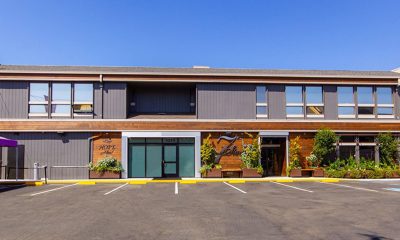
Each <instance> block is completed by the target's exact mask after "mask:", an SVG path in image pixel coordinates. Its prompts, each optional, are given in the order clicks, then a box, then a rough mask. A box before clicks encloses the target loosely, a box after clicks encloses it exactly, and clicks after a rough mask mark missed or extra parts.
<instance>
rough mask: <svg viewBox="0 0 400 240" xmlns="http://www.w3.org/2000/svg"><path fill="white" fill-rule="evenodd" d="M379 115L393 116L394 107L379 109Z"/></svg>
mask: <svg viewBox="0 0 400 240" xmlns="http://www.w3.org/2000/svg"><path fill="white" fill-rule="evenodd" d="M378 115H393V108H392V107H378Z"/></svg>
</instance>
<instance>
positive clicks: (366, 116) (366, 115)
mask: <svg viewBox="0 0 400 240" xmlns="http://www.w3.org/2000/svg"><path fill="white" fill-rule="evenodd" d="M358 118H375V115H374V114H358Z"/></svg>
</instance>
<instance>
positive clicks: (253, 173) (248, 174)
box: [242, 168, 262, 178]
mask: <svg viewBox="0 0 400 240" xmlns="http://www.w3.org/2000/svg"><path fill="white" fill-rule="evenodd" d="M242 177H244V178H260V177H262V174H259V173H258V172H257V169H256V168H244V169H242Z"/></svg>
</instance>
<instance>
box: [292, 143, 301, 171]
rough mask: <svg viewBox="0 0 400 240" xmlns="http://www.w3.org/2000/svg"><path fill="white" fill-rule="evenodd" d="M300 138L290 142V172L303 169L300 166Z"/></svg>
mask: <svg viewBox="0 0 400 240" xmlns="http://www.w3.org/2000/svg"><path fill="white" fill-rule="evenodd" d="M301 148H302V147H301V145H300V136H297V137H295V138H294V139H292V140H290V147H289V160H290V164H289V170H290V169H294V168H301V166H300V151H301Z"/></svg>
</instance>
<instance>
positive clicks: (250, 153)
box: [240, 137, 262, 169]
mask: <svg viewBox="0 0 400 240" xmlns="http://www.w3.org/2000/svg"><path fill="white" fill-rule="evenodd" d="M260 157H261V152H260V147H259V144H258V137H257V138H254V139H253V141H252V143H251V144H247V145H243V152H242V154H241V155H240V159H241V160H242V167H244V168H260V167H261V169H262V166H261V165H260Z"/></svg>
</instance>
